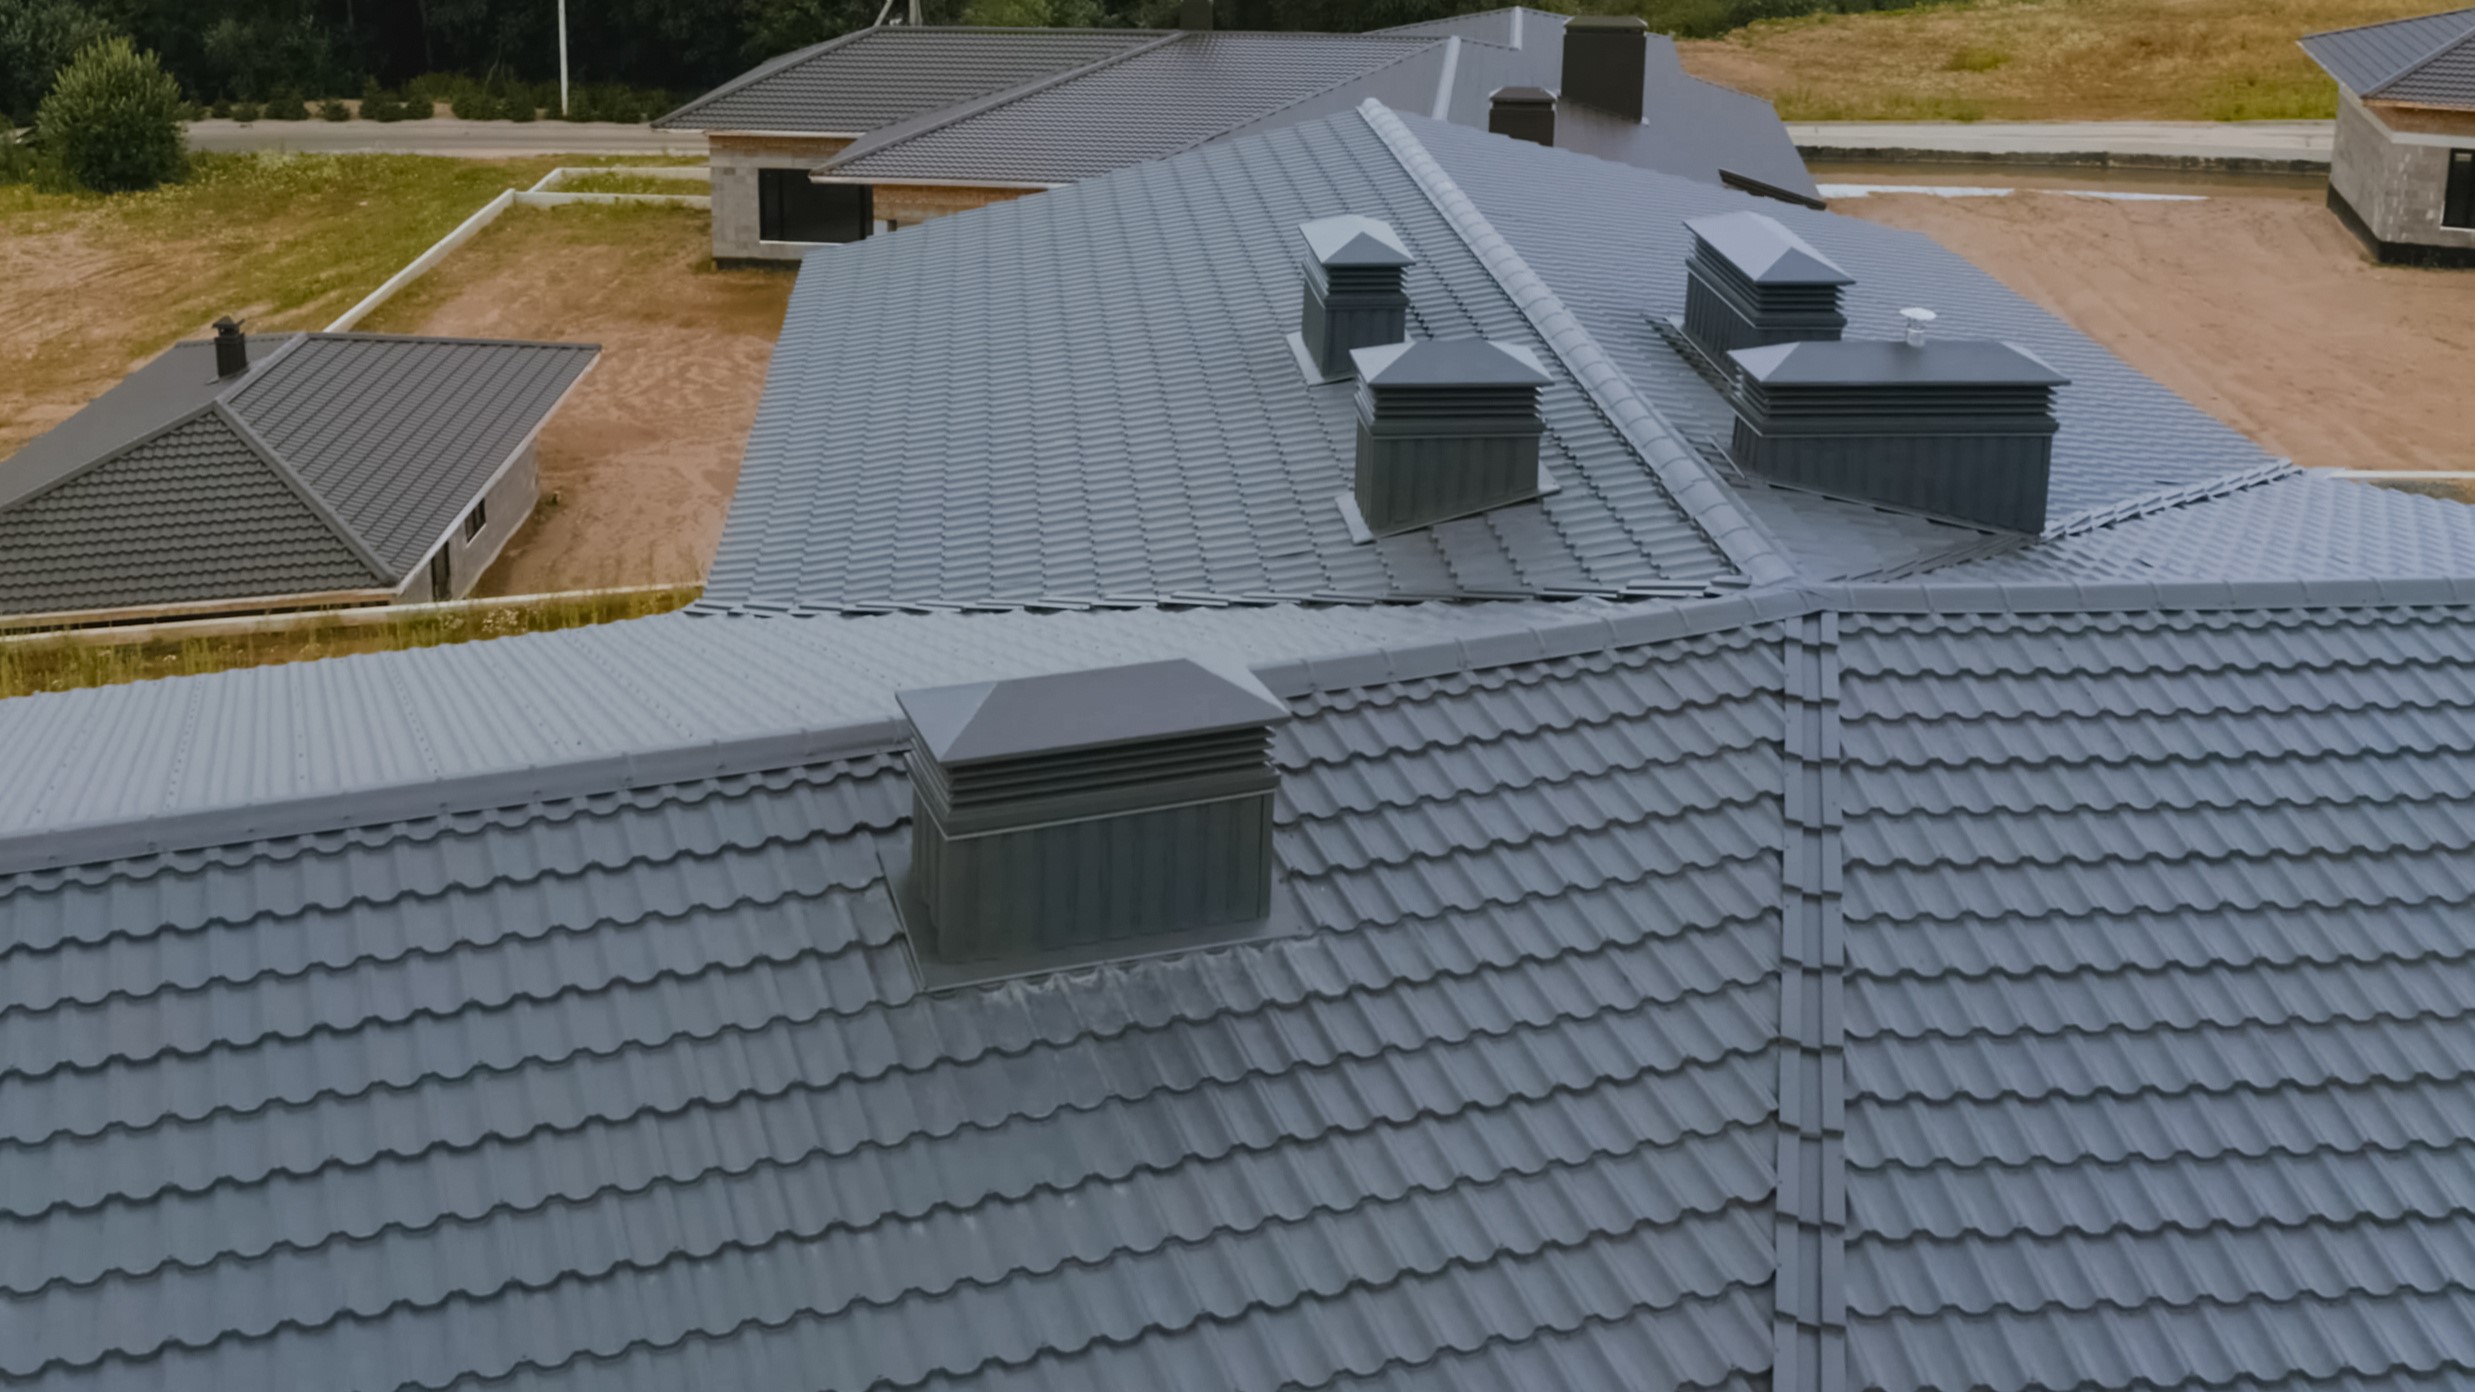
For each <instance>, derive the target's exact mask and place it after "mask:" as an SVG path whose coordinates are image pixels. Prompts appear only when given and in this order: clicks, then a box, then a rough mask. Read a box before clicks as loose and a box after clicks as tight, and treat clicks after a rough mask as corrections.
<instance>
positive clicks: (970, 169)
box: [823, 33, 1440, 184]
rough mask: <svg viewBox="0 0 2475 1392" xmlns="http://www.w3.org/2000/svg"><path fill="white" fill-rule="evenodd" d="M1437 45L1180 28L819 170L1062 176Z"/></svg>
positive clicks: (955, 178) (1161, 147)
mask: <svg viewBox="0 0 2475 1392" xmlns="http://www.w3.org/2000/svg"><path fill="white" fill-rule="evenodd" d="M1439 47H1440V45H1439V43H1438V41H1436V40H1432V39H1417V38H1401V37H1385V36H1380V35H1367V34H1310V33H1286V34H1228V33H1197V34H1181V35H1178V36H1177V37H1176V38H1174V39H1172V40H1170V41H1168V42H1166V43H1162V44H1158V45H1156V46H1152V47H1148V48H1145V49H1142V50H1140V51H1135V52H1129V53H1127V54H1125V55H1124V56H1123V57H1121V58H1120V59H1119V60H1118V61H1115V62H1110V63H1105V64H1102V65H1100V66H1097V67H1093V68H1090V69H1088V70H1086V71H1084V72H1082V73H1080V74H1078V75H1075V76H1074V77H1072V78H1071V79H1069V80H1065V81H1060V82H1056V83H1050V84H1035V85H1033V86H1031V87H1029V88H1027V89H1025V90H1023V91H1020V92H1016V93H1013V94H1010V95H1009V96H1007V97H1006V98H1004V99H1002V100H999V101H996V102H993V103H988V104H983V105H974V106H970V107H965V108H963V109H961V110H958V111H954V112H943V113H938V114H937V115H934V116H931V117H929V118H927V119H926V120H925V121H923V122H921V123H918V124H916V125H909V126H903V127H898V128H895V129H890V130H885V131H880V132H878V133H877V134H876V135H874V136H872V137H870V138H867V139H863V140H861V141H858V142H857V143H855V144H853V145H852V146H851V147H850V148H849V149H847V150H844V151H843V152H842V153H841V154H839V155H837V156H835V157H834V159H833V160H831V161H830V162H828V163H827V165H826V166H825V169H824V171H823V172H824V173H825V174H826V175H827V176H829V177H832V178H837V179H849V180H853V181H857V182H861V183H878V182H885V181H900V182H917V183H932V184H943V183H951V184H977V183H1006V184H1065V183H1072V182H1074V181H1076V180H1078V179H1088V178H1091V177H1094V176H1096V175H1100V174H1105V173H1107V172H1108V171H1110V170H1112V169H1117V168H1121V167H1123V166H1125V165H1129V164H1133V163H1136V162H1139V161H1142V160H1152V159H1159V158H1161V157H1162V156H1164V155H1171V154H1175V153H1177V152H1178V151H1180V150H1184V149H1188V148H1191V147H1193V146H1195V145H1198V144H1201V143H1203V142H1204V141H1207V140H1209V139H1211V138H1213V137H1214V136H1218V135H1222V134H1224V133H1226V132H1228V131H1231V130H1235V129H1238V128H1241V127H1246V126H1249V125H1251V124H1252V123H1254V122H1258V121H1260V120H1262V119H1263V118H1264V117H1266V116H1269V115H1271V114H1272V113H1274V112H1277V111H1280V110H1282V109H1283V108H1286V107H1289V106H1292V105H1293V104H1295V103H1298V102H1301V101H1304V100H1305V99H1307V98H1309V97H1312V96H1314V95H1315V94H1317V93H1319V92H1323V91H1326V90H1329V89H1331V88H1335V87H1338V86H1340V85H1341V84H1343V83H1345V82H1348V81H1350V80H1351V79H1353V78H1358V77H1363V76H1365V75H1366V74H1367V73H1369V72H1371V71H1373V70H1375V69H1377V68H1382V67H1388V66H1391V65H1393V64H1396V63H1400V62H1402V61H1404V60H1406V59H1409V58H1412V57H1415V56H1418V55H1420V54H1423V53H1427V52H1429V51H1430V50H1434V49H1437V48H1439ZM1430 81H1431V80H1430Z"/></svg>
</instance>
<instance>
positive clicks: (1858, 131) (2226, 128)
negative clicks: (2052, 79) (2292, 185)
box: [1788, 121, 2334, 170]
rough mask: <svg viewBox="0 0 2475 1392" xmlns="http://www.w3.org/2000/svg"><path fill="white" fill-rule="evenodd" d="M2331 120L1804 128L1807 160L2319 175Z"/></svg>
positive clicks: (1799, 130)
mask: <svg viewBox="0 0 2475 1392" xmlns="http://www.w3.org/2000/svg"><path fill="white" fill-rule="evenodd" d="M2333 129H2334V127H2333V124H2332V123H2331V122H2328V121H1969V122H1957V121H1927V122H1916V123H1913V124H1911V123H1901V122H1888V121H1807V122H1793V123H1790V124H1789V126H1788V134H1789V135H1791V136H1793V137H1794V138H1795V141H1796V145H1797V148H1798V149H1800V150H1803V151H1804V152H1805V154H1806V157H1807V158H1828V157H1836V158H1853V159H1864V158H1873V159H1883V160H1899V161H1907V160H1921V161H1930V160H1954V161H1958V160H1983V161H1988V162H2004V161H2015V162H2022V163H2034V164H2118V165H2160V166H2178V165H2179V166H2203V167H2215V168H2232V169H2245V168H2277V167H2283V168H2292V169H2297V170H2304V169H2315V168H2322V169H2325V168H2327V167H2328V164H2329V146H2330V143H2331V141H2332V139H2333V138H2334V136H2333Z"/></svg>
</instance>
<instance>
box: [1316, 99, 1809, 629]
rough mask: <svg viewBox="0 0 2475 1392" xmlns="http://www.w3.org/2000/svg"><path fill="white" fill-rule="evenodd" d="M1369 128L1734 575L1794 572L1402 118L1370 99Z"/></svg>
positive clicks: (1783, 580) (1364, 111)
mask: <svg viewBox="0 0 2475 1392" xmlns="http://www.w3.org/2000/svg"><path fill="white" fill-rule="evenodd" d="M1358 114H1359V115H1360V116H1361V117H1363V118H1365V120H1366V123H1367V125H1368V126H1370V127H1372V128H1373V129H1374V131H1375V134H1376V136H1377V137H1378V138H1379V139H1381V140H1382V141H1383V142H1384V145H1385V147H1386V148H1387V149H1389V150H1391V152H1392V155H1393V158H1394V159H1396V160H1398V161H1399V162H1400V165H1401V168H1402V169H1403V170H1404V171H1406V172H1407V173H1408V174H1409V176H1410V179H1411V181H1412V182H1414V183H1416V184H1417V185H1418V189H1419V191H1420V192H1421V193H1424V194H1425V195H1426V196H1427V200H1428V201H1429V202H1431V203H1433V204H1434V205H1435V210H1436V211H1437V212H1438V213H1440V214H1442V215H1443V218H1444V221H1445V222H1446V223H1448V224H1450V225H1451V227H1452V229H1453V231H1454V232H1455V233H1457V234H1458V235H1459V236H1460V238H1461V240H1462V241H1463V242H1464V243H1466V244H1467V245H1468V247H1469V249H1470V252H1471V254H1472V255H1474V256H1476V257H1477V258H1478V262H1479V264H1480V265H1482V266H1484V267H1486V270H1487V274H1489V275H1490V276H1493V277H1494V278H1495V281H1496V283H1497V284H1498V285H1499V286H1501V287H1503V290H1504V293H1505V294H1506V295H1507V296H1509V297H1510V298H1511V299H1512V302H1513V304H1514V306H1515V307H1517V308H1518V309H1520V311H1521V313H1522V315H1523V317H1525V318H1527V319H1528V320H1529V321H1530V325H1531V327H1532V328H1533V329H1534V330H1536V331H1537V333H1538V336H1539V337H1540V338H1542V339H1544V340H1545V341H1546V343H1547V347H1548V348H1549V349H1550V350H1551V351H1553V352H1554V353H1555V355H1556V358H1557V359H1558V360H1559V361H1560V362H1562V363H1563V364H1564V368H1565V370H1566V371H1567V372H1570V373H1571V374H1572V375H1573V379H1574V381H1575V382H1577V383H1578V384H1579V385H1580V386H1581V389H1582V391H1583V393H1584V394H1586V395H1587V396H1589V398H1590V399H1591V401H1592V403H1593V404H1595V405H1596V406H1597V407H1598V408H1599V410H1600V412H1601V413H1603V414H1604V415H1605V416H1606V417H1607V419H1608V421H1609V422H1610V423H1611V424H1613V425H1614V426H1615V428H1616V431H1617V433H1618V434H1620V435H1622V436H1623V437H1624V441H1625V443H1626V444H1627V445H1629V446H1630V447H1631V448H1632V450H1633V452H1634V453H1635V454H1638V455H1640V456H1641V458H1642V460H1643V461H1644V462H1645V463H1647V464H1648V465H1649V466H1650V471H1651V473H1652V474H1653V475H1655V476H1656V477H1657V479H1658V481H1659V483H1660V485H1661V486H1663V487H1664V488H1665V489H1666V490H1667V492H1668V493H1669V495H1670V496H1672V497H1673V498H1674V499H1675V500H1676V504H1677V506H1678V507H1680V508H1682V509H1683V510H1684V514H1685V516H1686V518H1687V519H1689V520H1690V521H1691V522H1692V523H1693V525H1694V526H1695V527H1697V528H1698V529H1699V530H1700V531H1701V532H1702V534H1703V535H1704V536H1706V537H1708V538H1709V540H1710V542H1711V544H1712V545H1713V546H1715V547H1717V548H1718V550H1719V554H1720V555H1721V556H1722V557H1724V558H1725V559H1726V560H1727V562H1728V563H1729V564H1730V565H1732V566H1734V567H1735V568H1736V570H1737V571H1738V573H1740V574H1742V575H1743V576H1744V577H1745V578H1746V579H1747V580H1749V581H1751V582H1752V583H1754V584H1756V585H1778V584H1787V583H1791V582H1793V581H1794V580H1795V579H1796V578H1797V572H1796V569H1795V567H1794V566H1791V565H1790V564H1788V562H1787V560H1786V559H1785V558H1784V557H1782V556H1780V555H1779V553H1778V552H1777V551H1776V550H1774V549H1772V547H1771V546H1770V544H1769V543H1768V542H1767V541H1765V540H1763V538H1762V533H1761V531H1760V530H1759V529H1758V528H1756V527H1755V526H1754V525H1753V521H1752V519H1751V518H1750V517H1748V516H1746V514H1745V512H1744V510H1743V509H1742V508H1740V507H1738V506H1737V504H1736V500H1735V498H1734V497H1733V496H1731V495H1730V494H1729V492H1728V490H1727V486H1726V485H1725V484H1722V483H1721V482H1719V480H1718V479H1717V478H1716V477H1714V476H1713V475H1712V474H1711V472H1710V470H1709V469H1708V468H1707V467H1706V466H1704V465H1703V464H1702V462H1701V460H1700V459H1699V458H1697V457H1696V456H1695V455H1694V453H1693V451H1692V450H1691V449H1690V448H1688V447H1687V446H1686V445H1685V444H1684V442H1683V440H1682V438H1681V437H1680V436H1679V435H1678V434H1677V433H1676V430H1675V429H1674V427H1672V426H1670V425H1669V424H1668V423H1667V422H1666V420H1665V419H1663V418H1662V417H1661V416H1660V415H1659V413H1658V411H1657V410H1656V409H1655V408H1653V407H1652V406H1651V405H1650V403H1649V402H1647V401H1645V400H1643V399H1642V397H1641V394H1640V393H1639V392H1637V391H1635V390H1634V389H1633V384H1632V383H1631V382H1629V381H1627V380H1626V379H1625V376H1624V373H1623V372H1622V371H1621V370H1620V369H1618V368H1617V367H1616V365H1615V363H1614V361H1613V360H1611V359H1610V358H1609V357H1608V356H1607V352H1606V350H1605V349H1603V348H1601V347H1599V345H1598V341H1597V340H1596V339H1594V338H1592V337H1591V336H1590V332H1589V330H1587V329H1585V328H1583V327H1582V326H1581V321H1580V320H1579V319H1577V318H1575V317H1574V316H1573V313H1572V311H1571V310H1569V309H1566V308H1565V307H1564V302H1563V300H1561V299H1559V298H1558V297H1557V296H1556V293H1555V291H1553V290H1551V289H1549V288H1548V286H1547V283H1546V281H1544V280H1542V279H1540V278H1539V275H1538V273H1537V272H1536V271H1533V270H1531V269H1530V266H1529V263H1528V262H1526V261H1524V260H1522V259H1521V253H1520V252H1519V251H1517V250H1515V249H1514V247H1513V245H1512V243H1510V242H1508V241H1506V240H1505V239H1504V237H1503V234H1501V233H1499V232H1497V231H1496V230H1495V225H1494V224H1493V223H1490V222H1489V221H1487V217H1486V214H1484V213H1482V212H1480V211H1479V210H1478V205H1477V204H1475V203H1473V202H1471V201H1470V197H1469V195H1468V194H1466V193H1464V192H1462V190H1461V186H1460V185H1459V184H1457V183H1455V182H1453V178H1452V176H1451V175H1450V174H1448V173H1446V172H1445V170H1444V167H1443V166H1442V165H1440V164H1438V163H1436V161H1435V157H1434V156H1433V155H1431V154H1429V153H1428V152H1427V149H1426V147H1425V146H1424V145H1422V144H1420V143H1419V141H1418V137H1417V136H1416V135H1415V134H1413V133H1412V132H1411V131H1410V129H1409V127H1408V126H1406V125H1404V124H1402V121H1401V118H1400V117H1399V116H1397V115H1395V114H1394V113H1393V112H1392V110H1391V109H1390V108H1388V107H1386V106H1385V105H1384V104H1383V103H1381V102H1379V101H1376V100H1375V99H1374V98H1372V97H1369V98H1368V99H1367V100H1366V101H1365V102H1364V103H1362V104H1360V106H1359V107H1358Z"/></svg>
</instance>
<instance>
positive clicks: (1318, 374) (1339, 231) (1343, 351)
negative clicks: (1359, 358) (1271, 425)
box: [1298, 215, 1418, 382]
mask: <svg viewBox="0 0 2475 1392" xmlns="http://www.w3.org/2000/svg"><path fill="white" fill-rule="evenodd" d="M1298 235H1299V236H1300V237H1301V238H1303V239H1304V240H1305V242H1306V255H1305V258H1304V261H1303V269H1304V272H1305V280H1306V298H1305V303H1304V305H1303V307H1302V308H1301V309H1300V311H1299V315H1298V333H1299V347H1298V351H1299V352H1300V353H1301V354H1302V355H1303V356H1304V357H1305V359H1306V361H1307V364H1308V367H1309V370H1310V372H1311V373H1312V374H1313V376H1314V377H1315V378H1316V379H1317V380H1319V381H1327V382H1329V381H1337V380H1339V379H1340V378H1343V377H1347V376H1348V375H1349V374H1350V372H1351V371H1352V370H1353V369H1352V365H1351V363H1350V359H1349V354H1350V351H1351V350H1352V349H1357V348H1366V347H1371V346H1374V345H1376V344H1383V343H1398V342H1400V341H1401V340H1403V339H1405V338H1407V337H1409V294H1408V292H1407V291H1406V290H1405V289H1404V288H1403V287H1402V276H1403V275H1404V273H1406V272H1407V271H1408V269H1409V268H1410V267H1411V266H1414V265H1416V264H1417V263H1418V258H1417V257H1415V256H1412V255H1410V251H1409V248H1408V247H1407V246H1405V245H1403V244H1402V242H1401V234H1400V233H1398V232H1395V231H1393V230H1392V224H1390V223H1387V222H1380V221H1378V220H1376V219H1374V218H1370V217H1357V216H1348V215H1345V216H1342V217H1328V218H1319V219H1317V220H1316V221H1314V222H1309V223H1302V224H1300V225H1299V227H1298Z"/></svg>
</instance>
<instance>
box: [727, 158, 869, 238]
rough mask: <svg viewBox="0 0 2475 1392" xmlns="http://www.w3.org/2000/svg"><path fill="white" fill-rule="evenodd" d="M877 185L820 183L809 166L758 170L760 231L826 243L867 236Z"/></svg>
mask: <svg viewBox="0 0 2475 1392" xmlns="http://www.w3.org/2000/svg"><path fill="white" fill-rule="evenodd" d="M875 192H876V191H875V190H874V189H871V188H870V187H868V186H867V185H866V184H819V183H815V182H812V181H811V180H810V179H809V178H808V171H807V170H805V169H759V170H758V171H756V235H757V238H758V240H760V241H767V242H788V243H793V244H797V245H805V246H821V245H825V244H828V243H833V242H856V241H858V240H860V239H861V238H863V237H865V236H867V235H868V234H869V231H870V230H871V227H872V224H873V222H874V216H875V202H876V199H875Z"/></svg>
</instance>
